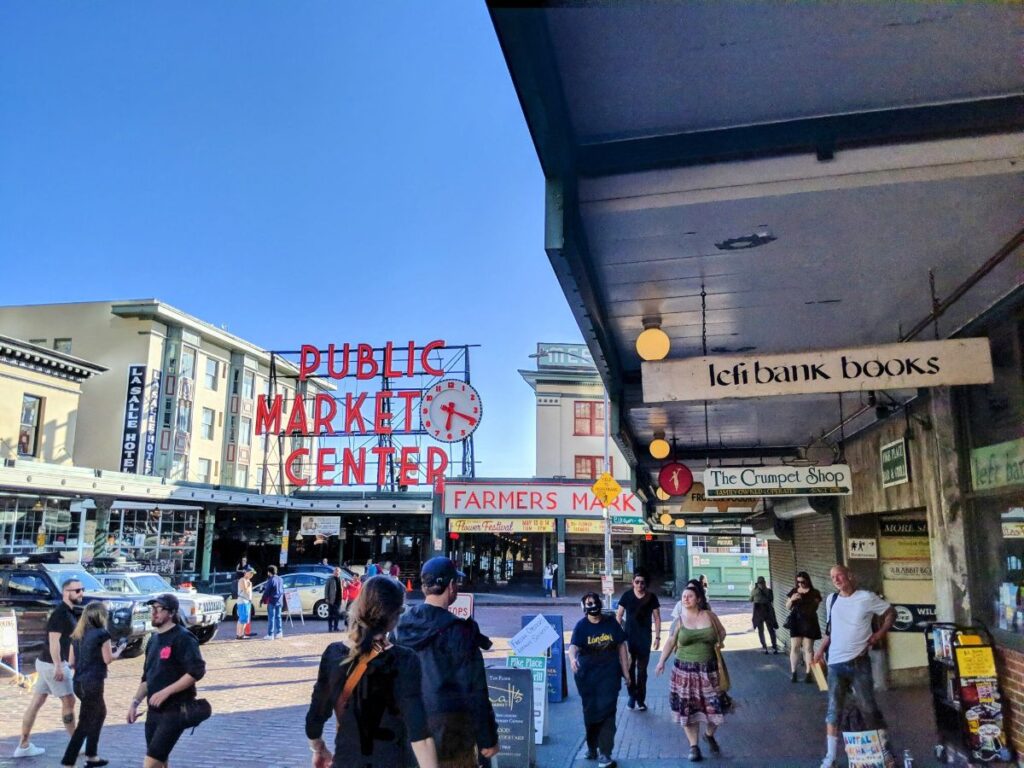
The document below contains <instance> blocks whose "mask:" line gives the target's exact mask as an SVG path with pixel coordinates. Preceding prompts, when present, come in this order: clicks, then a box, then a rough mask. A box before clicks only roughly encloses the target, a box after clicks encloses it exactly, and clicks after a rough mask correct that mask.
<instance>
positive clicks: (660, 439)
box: [648, 432, 672, 460]
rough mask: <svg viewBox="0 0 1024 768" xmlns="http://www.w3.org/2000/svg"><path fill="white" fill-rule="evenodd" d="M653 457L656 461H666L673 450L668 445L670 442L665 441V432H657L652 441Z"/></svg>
mask: <svg viewBox="0 0 1024 768" xmlns="http://www.w3.org/2000/svg"><path fill="white" fill-rule="evenodd" d="M648 447H649V448H650V451H651V456H653V457H654V458H656V459H659V460H661V459H664V458H665V457H666V456H668V453H669V451H670V450H671V449H672V448H671V446H670V445H669V444H668V440H666V439H665V433H664V432H655V433H654V439H653V440H651V444H650V446H648Z"/></svg>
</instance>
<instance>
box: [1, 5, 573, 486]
mask: <svg viewBox="0 0 1024 768" xmlns="http://www.w3.org/2000/svg"><path fill="white" fill-rule="evenodd" d="M543 200H544V186H543V176H542V174H541V171H540V166H539V163H538V161H537V157H536V154H535V153H534V150H533V145H532V143H531V141H530V137H529V133H528V131H527V129H526V125H525V121H524V119H523V115H522V111H521V110H520V107H519V103H518V100H517V99H516V95H515V91H514V89H513V87H512V83H511V79H510V77H509V74H508V70H507V68H506V66H505V63H504V60H503V59H502V56H501V52H500V49H499V46H498V43H497V40H496V38H495V34H494V30H493V28H492V26H491V23H490V19H489V17H488V15H487V12H486V8H485V6H484V3H483V1H482V0H472V1H470V0H462V1H460V2H447V3H433V2H432V3H423V2H413V0H408V1H407V2H380V1H378V0H374V2H367V3H349V2H297V3H292V2H289V3H282V2H266V1H262V2H212V3H211V2H174V3H171V2H161V3H156V2H120V3H49V2H32V1H30V0H21V1H20V2H18V1H14V0H12V2H6V3H3V4H0V265H2V270H3V277H4V279H3V280H2V281H0V303H3V304H29V303H33V304H34V303H48V302H68V301H89V300H101V299H128V298H149V297H154V298H159V299H161V300H163V301H166V302H168V303H170V304H173V305H175V306H177V307H179V308H181V309H183V310H185V311H187V312H190V313H192V314H194V315H197V316H198V317H200V318H202V319H204V320H206V321H208V322H212V323H215V324H217V325H221V324H223V325H226V326H227V327H228V329H229V330H230V331H231V332H233V333H235V334H237V335H239V336H242V337H243V338H245V339H248V340H250V341H252V342H254V343H256V344H259V345H261V346H263V347H266V348H270V349H282V348H296V347H297V346H298V345H299V344H301V343H313V344H319V345H326V344H327V343H328V342H332V341H334V342H339V343H341V342H344V341H352V342H359V341H365V342H370V343H373V344H375V345H377V344H383V342H385V341H388V340H396V341H399V342H405V341H408V340H409V339H416V340H417V341H421V342H425V341H428V340H430V339H433V338H443V339H445V340H447V341H449V342H452V343H479V344H482V345H483V346H482V348H481V349H479V350H476V351H475V353H474V357H473V360H472V366H473V383H474V384H475V385H476V387H477V388H478V389H479V390H480V393H481V397H482V399H483V402H484V405H485V408H486V414H485V418H484V421H483V423H482V424H481V427H480V431H479V432H478V438H477V441H476V455H477V459H478V461H479V462H480V464H479V465H478V469H477V472H478V474H479V475H482V476H527V477H528V476H530V475H532V474H533V471H534V443H533V441H534V411H533V395H532V392H531V391H530V389H529V387H528V386H527V385H526V383H525V382H523V381H522V379H521V378H520V377H519V375H518V374H517V373H516V370H517V368H520V367H527V366H530V367H532V365H533V361H532V360H529V359H528V358H527V355H528V354H530V353H531V352H533V351H534V349H535V347H534V345H535V343H536V342H537V341H579V339H580V335H579V331H578V329H577V327H576V324H575V322H574V321H573V319H572V316H571V314H570V312H569V310H568V307H567V305H566V302H565V298H564V297H563V295H562V293H561V290H560V289H559V287H558V284H557V282H556V280H555V277H554V274H553V273H552V270H551V267H550V265H549V263H548V260H547V256H546V255H545V253H544V250H543ZM0 330H2V329H0Z"/></svg>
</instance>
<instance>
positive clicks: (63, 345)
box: [53, 339, 71, 355]
mask: <svg viewBox="0 0 1024 768" xmlns="http://www.w3.org/2000/svg"><path fill="white" fill-rule="evenodd" d="M53 349H54V351H55V352H63V353H64V354H65V355H70V354H71V339H54V340H53Z"/></svg>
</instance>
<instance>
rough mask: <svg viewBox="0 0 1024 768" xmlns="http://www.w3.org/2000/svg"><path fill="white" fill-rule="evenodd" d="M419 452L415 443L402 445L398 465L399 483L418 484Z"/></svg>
mask: <svg viewBox="0 0 1024 768" xmlns="http://www.w3.org/2000/svg"><path fill="white" fill-rule="evenodd" d="M419 453H420V449H419V448H417V447H416V446H415V445H406V446H403V447H402V454H401V460H400V461H399V466H398V484H399V485H419V484H420V477H419V469H420V463H419Z"/></svg>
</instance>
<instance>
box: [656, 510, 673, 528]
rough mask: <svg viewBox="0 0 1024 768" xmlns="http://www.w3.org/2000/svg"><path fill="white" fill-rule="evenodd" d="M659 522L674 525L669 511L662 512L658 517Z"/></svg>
mask: <svg viewBox="0 0 1024 768" xmlns="http://www.w3.org/2000/svg"><path fill="white" fill-rule="evenodd" d="M658 522H659V523H661V524H662V525H672V515H670V514H669V513H668V512H662V513H661V517H659V518H658Z"/></svg>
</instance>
